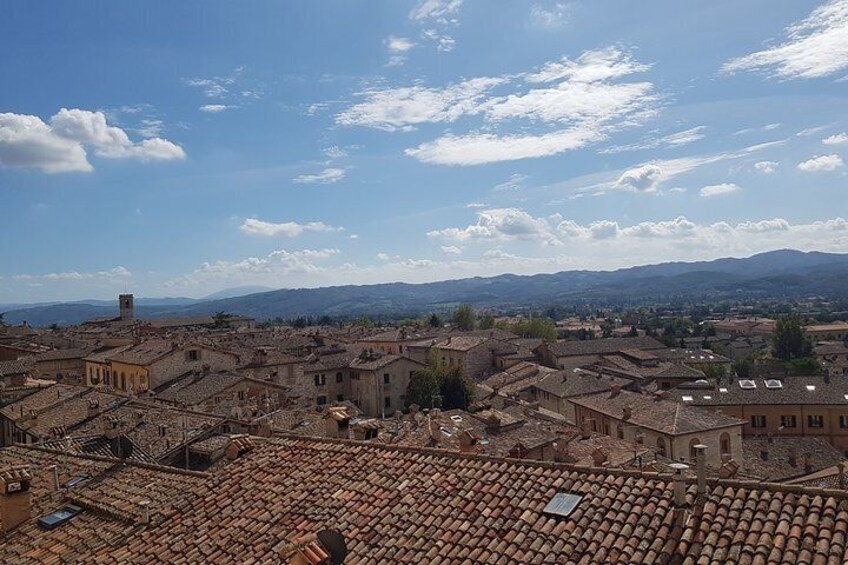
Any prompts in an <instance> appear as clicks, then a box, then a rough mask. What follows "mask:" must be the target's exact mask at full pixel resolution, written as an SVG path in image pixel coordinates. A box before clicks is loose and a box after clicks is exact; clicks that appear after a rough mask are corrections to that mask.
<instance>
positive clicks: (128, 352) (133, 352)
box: [106, 339, 176, 365]
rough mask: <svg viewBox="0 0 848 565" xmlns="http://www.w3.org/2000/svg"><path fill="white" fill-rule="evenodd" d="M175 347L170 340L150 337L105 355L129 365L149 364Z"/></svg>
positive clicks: (107, 357)
mask: <svg viewBox="0 0 848 565" xmlns="http://www.w3.org/2000/svg"><path fill="white" fill-rule="evenodd" d="M175 349H176V346H175V345H174V344H173V343H172V342H171V341H168V340H160V339H152V340H149V341H145V342H144V343H142V344H139V345H136V346H133V347H130V348H128V349H124V350H122V351H117V352H115V353H112V354H111V355H108V356H106V359H108V360H110V361H117V362H119V363H128V364H131V365H149V364H150V363H153V362H154V361H156V360H157V359H159V358H161V357H164V356H165V355H167V354H168V353H170V352H172V351H174V350H175Z"/></svg>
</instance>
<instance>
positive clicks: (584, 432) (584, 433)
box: [580, 418, 595, 439]
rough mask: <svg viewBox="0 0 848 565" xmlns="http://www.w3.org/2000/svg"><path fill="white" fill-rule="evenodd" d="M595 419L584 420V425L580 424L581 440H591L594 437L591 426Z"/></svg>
mask: <svg viewBox="0 0 848 565" xmlns="http://www.w3.org/2000/svg"><path fill="white" fill-rule="evenodd" d="M594 421H595V419H594V418H586V419H585V420H583V423H582V424H580V438H581V439H589V438H590V437H592V430H591V424H592V423H594Z"/></svg>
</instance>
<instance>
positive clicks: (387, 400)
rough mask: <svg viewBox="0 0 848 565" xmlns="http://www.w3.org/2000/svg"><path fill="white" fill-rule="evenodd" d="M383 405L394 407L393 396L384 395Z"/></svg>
mask: <svg viewBox="0 0 848 565" xmlns="http://www.w3.org/2000/svg"><path fill="white" fill-rule="evenodd" d="M383 407H384V408H391V407H392V397H391V396H385V397H383Z"/></svg>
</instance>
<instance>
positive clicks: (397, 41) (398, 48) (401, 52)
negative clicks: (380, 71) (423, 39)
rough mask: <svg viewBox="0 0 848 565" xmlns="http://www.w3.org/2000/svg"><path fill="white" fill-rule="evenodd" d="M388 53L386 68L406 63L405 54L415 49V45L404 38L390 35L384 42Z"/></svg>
mask: <svg viewBox="0 0 848 565" xmlns="http://www.w3.org/2000/svg"><path fill="white" fill-rule="evenodd" d="M383 43H384V44H385V45H386V49H388V51H389V62H388V66H390V67H395V66H398V65H402V64H403V63H405V62H406V52H407V51H409V50H410V49H412V48H413V47H415V43H413V42H412V40H410V39H408V38H406V37H395V36H394V35H390V36H389V37H388V38H387V39H386V40H385V41H384V42H383Z"/></svg>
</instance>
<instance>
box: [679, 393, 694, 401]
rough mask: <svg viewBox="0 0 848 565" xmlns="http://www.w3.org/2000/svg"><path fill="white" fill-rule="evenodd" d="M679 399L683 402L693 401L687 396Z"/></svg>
mask: <svg viewBox="0 0 848 565" xmlns="http://www.w3.org/2000/svg"><path fill="white" fill-rule="evenodd" d="M681 398H682V399H683V402H692V400H694V399H693V398H692V397H691V396H687V395H683V396H681Z"/></svg>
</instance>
